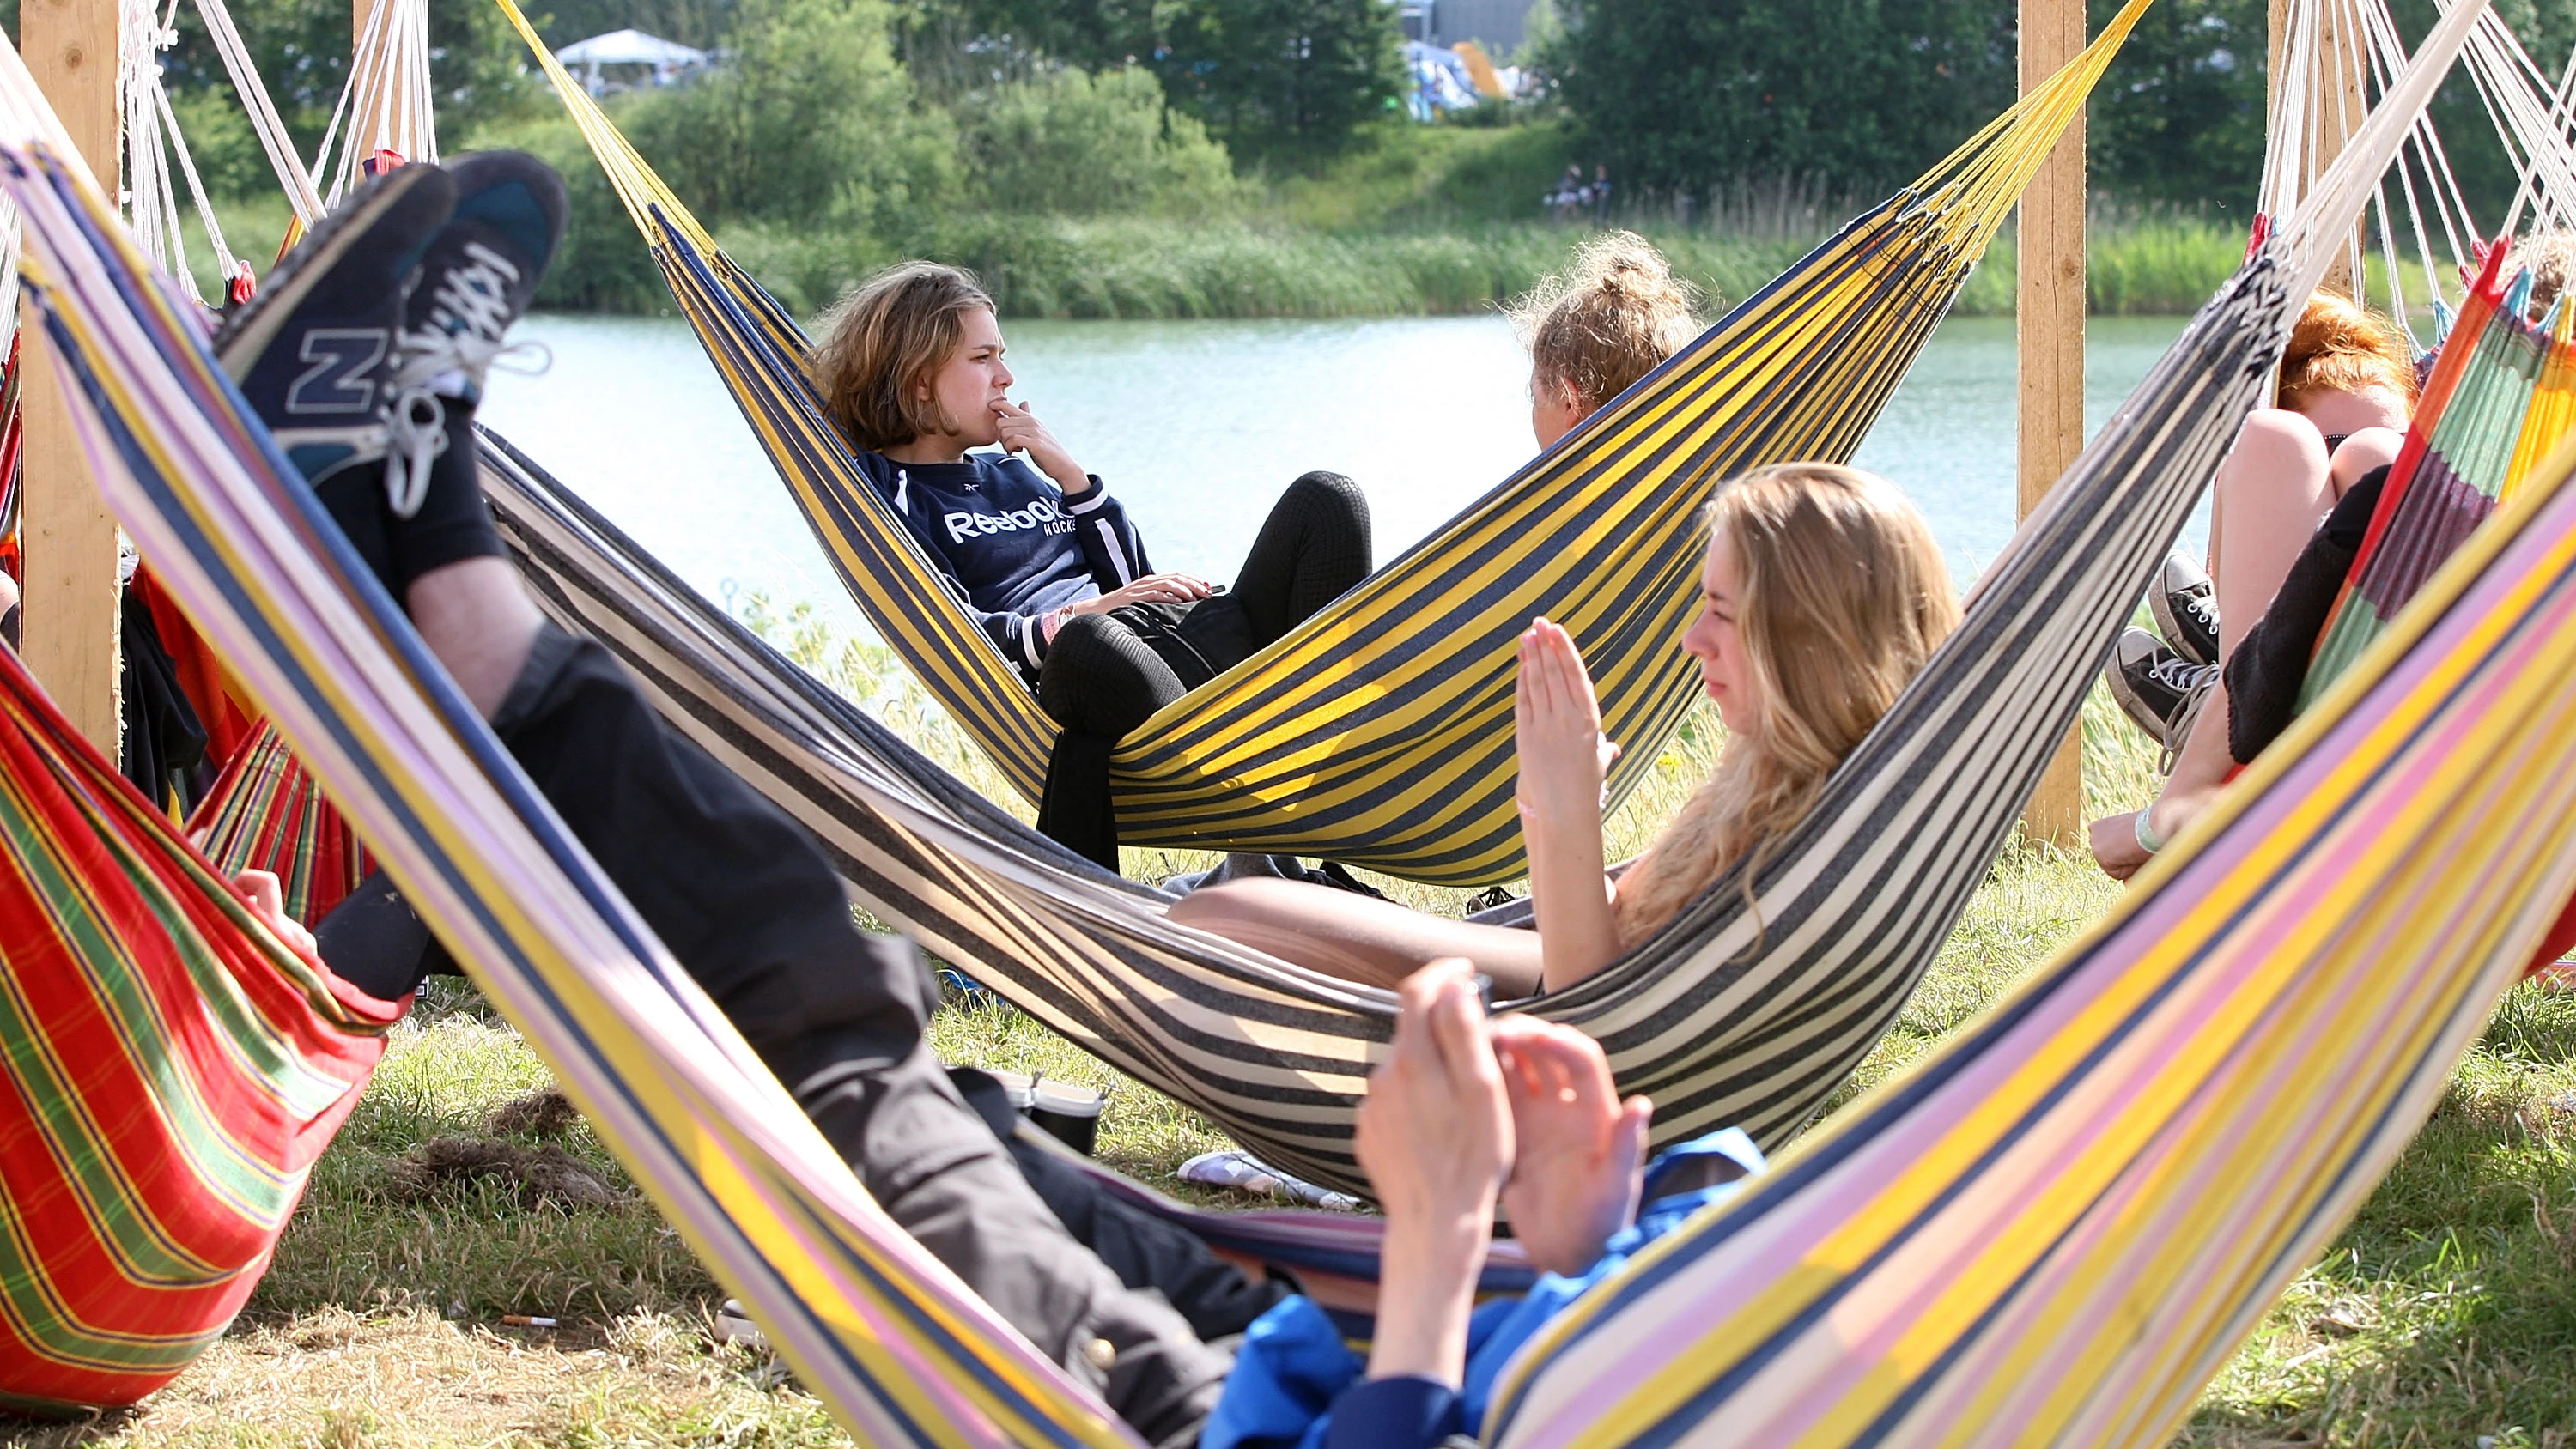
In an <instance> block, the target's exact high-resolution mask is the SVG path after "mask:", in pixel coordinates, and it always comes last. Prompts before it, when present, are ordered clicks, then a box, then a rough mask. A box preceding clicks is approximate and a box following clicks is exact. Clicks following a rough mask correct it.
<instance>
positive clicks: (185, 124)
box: [170, 89, 280, 206]
mask: <svg viewBox="0 0 2576 1449" xmlns="http://www.w3.org/2000/svg"><path fill="white" fill-rule="evenodd" d="M170 111H171V113H172V114H173V115H175V116H177V117H178V118H179V134H180V135H182V136H184V137H186V138H187V141H188V158H189V159H190V160H191V161H194V162H195V163H196V165H197V179H198V180H199V181H202V182H204V183H205V187H206V194H207V195H208V196H211V197H214V198H216V199H218V200H222V201H235V200H239V199H240V198H243V197H247V196H273V195H276V194H278V192H279V191H280V187H279V185H278V180H277V172H276V171H275V170H274V169H273V168H271V167H270V166H269V164H268V153H267V152H266V151H263V150H261V149H260V145H259V134H258V133H257V132H255V131H253V130H252V129H251V128H250V117H248V116H246V115H243V114H242V108H241V103H240V102H239V101H236V100H235V99H233V94H232V92H231V91H229V90H223V91H218V90H213V89H191V90H183V91H175V92H172V93H171V96H170ZM178 164H179V158H178V157H176V156H173V157H171V158H170V165H171V169H172V170H173V171H176V170H177V169H178ZM171 180H172V181H173V182H174V183H175V184H177V185H178V186H180V187H181V188H183V192H182V194H181V196H180V198H179V202H180V204H181V205H182V206H184V205H186V204H187V200H188V198H187V196H186V195H185V193H184V188H185V187H186V186H187V184H188V183H187V180H186V178H184V177H180V176H173V177H172V178H171Z"/></svg>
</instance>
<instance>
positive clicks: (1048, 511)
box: [858, 449, 1154, 681]
mask: <svg viewBox="0 0 2576 1449" xmlns="http://www.w3.org/2000/svg"><path fill="white" fill-rule="evenodd" d="M858 459H859V466H860V467H861V468H862V469H864V470H865V471H866V473H867V477H868V482H869V483H871V484H873V485H874V486H875V488H876V490H877V493H878V494H879V496H881V497H883V498H884V499H885V500H886V501H887V502H888V503H890V504H892V505H893V506H894V510H895V512H897V513H899V514H901V515H903V521H904V525H905V526H906V527H907V528H910V529H911V530H912V536H913V538H914V539H915V540H916V541H918V542H919V543H920V544H921V546H922V547H923V548H924V549H926V550H928V551H929V554H930V556H931V558H932V559H934V560H936V561H937V562H938V563H939V565H940V569H941V572H942V573H944V574H945V575H946V576H947V579H948V584H949V587H950V588H951V589H952V590H954V591H955V593H956V595H957V597H958V599H959V600H960V602H962V603H964V604H965V605H966V607H967V609H968V611H969V612H971V613H973V614H974V615H975V622H976V623H977V625H979V626H980V627H981V628H982V629H983V631H984V634H985V636H986V637H987V638H989V639H991V640H992V641H993V646H994V647H995V648H997V649H999V650H1001V651H1002V657H1003V658H1005V659H1008V660H1010V661H1011V662H1012V663H1013V664H1016V665H1018V666H1019V668H1020V672H1021V673H1022V674H1023V675H1026V676H1027V677H1028V678H1029V679H1031V680H1032V681H1034V680H1035V679H1036V678H1037V673H1038V666H1039V665H1040V664H1042V663H1044V662H1045V661H1046V647H1047V639H1046V631H1045V630H1044V629H1043V628H1041V627H1040V626H1039V620H1040V619H1041V618H1042V617H1044V616H1045V615H1046V614H1048V613H1050V612H1052V611H1054V610H1056V609H1060V608H1062V607H1063V606H1065V605H1066V604H1070V603H1074V602H1076V601H1078V600H1081V599H1092V598H1098V597H1099V596H1100V595H1102V594H1105V593H1108V592H1110V591H1111V590H1113V589H1116V588H1119V587H1120V586H1122V585H1125V584H1128V583H1132V582H1134V581H1135V580H1137V579H1140V578H1143V577H1144V576H1145V575H1147V574H1149V573H1152V572H1153V571H1154V570H1153V567H1152V565H1150V564H1148V563H1146V562H1145V541H1144V540H1143V539H1142V538H1139V537H1138V536H1137V534H1136V529H1135V526H1134V525H1133V524H1131V523H1129V522H1128V521H1127V510H1126V509H1124V508H1122V507H1120V506H1119V504H1118V500H1117V499H1115V498H1112V497H1110V496H1109V491H1108V490H1107V489H1105V488H1103V487H1101V486H1100V480H1099V479H1098V478H1094V479H1092V480H1091V491H1090V492H1089V493H1088V494H1087V495H1085V496H1084V498H1083V499H1082V501H1081V502H1079V503H1076V504H1071V505H1068V504H1067V503H1066V502H1065V501H1064V494H1063V492H1062V490H1060V489H1058V488H1057V487H1056V486H1055V483H1054V481H1053V480H1051V479H1049V478H1048V477H1047V476H1046V475H1045V474H1043V473H1040V472H1039V471H1038V470H1037V469H1035V468H1032V467H1030V466H1029V465H1028V464H1027V463H1025V462H1023V461H1021V460H1020V459H1018V458H1014V457H1011V456H1010V455H1008V454H1004V453H969V454H967V455H966V457H965V459H964V460H963V461H961V462H956V463H898V462H896V461H895V460H893V459H892V458H889V457H886V456H885V455H884V454H882V453H871V452H868V451H866V450H864V449H861V450H859V451H858Z"/></svg>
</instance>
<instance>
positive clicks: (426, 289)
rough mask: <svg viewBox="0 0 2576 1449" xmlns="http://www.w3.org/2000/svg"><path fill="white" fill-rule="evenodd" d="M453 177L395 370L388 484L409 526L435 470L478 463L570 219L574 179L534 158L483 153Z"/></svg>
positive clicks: (455, 167)
mask: <svg viewBox="0 0 2576 1449" xmlns="http://www.w3.org/2000/svg"><path fill="white" fill-rule="evenodd" d="M447 174H448V175H449V177H450V178H452V179H453V180H454V182H455V185H456V206H455V209H454V210H453V211H452V212H451V213H450V214H449V216H448V218H447V224H446V225H445V226H443V227H441V228H440V229H439V232H438V236H437V238H436V239H435V240H434V241H432V242H431V244H430V247H429V250H428V253H427V254H426V255H425V256H424V257H423V258H422V259H421V279H420V285H419V286H418V287H417V288H415V289H414V290H413V291H412V294H411V298H410V303H409V306H408V307H407V308H406V310H405V314H404V317H403V328H402V340H401V343H400V348H399V351H398V353H397V355H396V357H395V360H394V371H393V384H392V386H393V393H394V400H393V417H394V430H395V439H396V444H397V446H396V448H395V455H394V458H393V460H392V462H391V464H390V465H389V467H388V469H387V476H386V480H385V483H386V494H387V496H388V498H389V499H390V500H391V503H392V507H393V511H394V516H395V517H396V518H398V519H407V518H410V517H412V516H413V515H414V514H416V513H418V512H419V511H420V509H421V506H422V502H423V499H424V496H425V495H426V494H427V492H428V491H429V489H430V486H431V485H430V476H429V474H430V471H431V470H430V467H429V464H430V460H431V459H432V458H434V457H436V456H437V455H439V454H440V453H443V452H445V451H447V450H448V449H449V448H450V447H451V446H454V447H457V448H461V449H464V450H466V451H468V452H470V451H471V448H472V443H473V437H472V434H471V433H469V432H468V431H466V428H465V426H464V424H465V421H466V417H467V416H468V415H470V414H471V413H472V411H473V409H474V407H475V405H476V404H478V403H480V402H481V401H482V400H483V380H484V378H485V376H487V375H488V374H489V373H490V372H491V369H492V362H493V360H494V359H495V358H497V357H499V356H500V355H501V354H502V352H503V351H504V350H505V343H504V341H503V339H504V337H505V336H506V335H507V334H508V332H509V330H510V326H511V324H512V323H514V322H516V321H518V320H519V318H520V317H521V316H522V315H523V314H524V313H526V311H527V310H528V303H529V301H530V300H531V299H533V298H534V297H535V296H536V294H537V282H538V279H539V278H541V277H543V276H544V275H545V271H546V264H547V263H548V262H550V261H552V260H554V254H555V249H556V248H557V247H559V246H560V245H562V243H563V231H564V218H565V215H566V213H567V211H568V210H569V199H568V198H567V196H566V194H565V192H564V183H563V178H562V177H561V176H558V175H556V174H555V171H554V168H553V167H551V166H548V165H547V164H546V163H544V162H543V161H540V160H538V159H537V158H536V157H534V156H530V155H528V154H526V153H525V152H521V151H480V152H476V153H475V154H473V155H470V156H463V157H459V158H458V159H457V160H455V161H452V162H450V163H448V166H447Z"/></svg>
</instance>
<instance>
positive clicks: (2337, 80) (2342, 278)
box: [2263, 0, 2370, 301]
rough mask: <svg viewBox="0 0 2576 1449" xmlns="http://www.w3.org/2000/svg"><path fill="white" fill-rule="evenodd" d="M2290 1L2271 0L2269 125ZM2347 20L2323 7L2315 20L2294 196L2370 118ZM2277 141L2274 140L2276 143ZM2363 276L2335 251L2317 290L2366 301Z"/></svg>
mask: <svg viewBox="0 0 2576 1449" xmlns="http://www.w3.org/2000/svg"><path fill="white" fill-rule="evenodd" d="M2293 3H2294V0H2271V6H2270V33H2269V36H2268V38H2267V41H2266V44H2265V55H2266V57H2267V68H2266V69H2265V71H2264V73H2263V94H2264V113H2265V115H2266V116H2267V117H2269V118H2270V119H2271V122H2272V123H2273V124H2276V125H2277V124H2278V123H2279V120H2280V115H2281V83H2282V81H2283V79H2284V77H2283V75H2282V71H2283V68H2284V66H2285V65H2286V57H2287V55H2288V51H2289V44H2288V42H2289V35H2290V7H2291V5H2292V4H2293ZM2349 21H2350V17H2349V16H2347V15H2345V14H2344V13H2342V10H2341V9H2340V8H2339V7H2335V6H2326V7H2323V8H2322V9H2321V10H2320V12H2319V15H2318V29H2317V38H2316V55H2317V60H2316V69H2315V71H2314V72H2313V73H2312V74H2310V75H2308V76H2307V77H2306V78H2305V79H2306V82H2307V85H2308V97H2307V109H2308V126H2307V131H2308V134H2307V135H2306V136H2304V137H2301V138H2300V141H2299V148H2298V155H2299V158H2300V160H2299V195H2301V196H2305V195H2307V193H2308V191H2309V189H2310V188H2312V187H2314V186H2315V185H2316V182H2317V178H2318V177H2320V176H2323V175H2325V173H2326V168H2327V167H2329V166H2332V165H2333V164H2334V163H2335V158H2336V157H2338V156H2341V155H2342V154H2343V148H2344V147H2345V145H2347V144H2348V143H2349V142H2350V141H2351V140H2352V137H2353V134H2354V133H2355V132H2357V131H2359V130H2360V129H2361V123H2362V121H2363V119H2364V118H2365V117H2366V116H2367V115H2368V114H2369V110H2370V98H2369V94H2368V91H2367V90H2366V88H2365V86H2364V80H2365V78H2366V77H2367V76H2368V74H2369V70H2370V61H2369V52H2368V50H2367V48H2366V47H2367V46H2368V44H2369V41H2368V38H2367V37H2365V36H2362V35H2357V34H2354V33H2353V30H2352V26H2351V24H2350V23H2349ZM2278 139H2279V138H2274V140H2275V142H2276V144H2277V142H2278ZM2354 235H2355V238H2356V239H2357V240H2358V241H2360V242H2361V244H2362V245H2363V246H2364V247H2367V246H2368V244H2369V241H2368V237H2367V235H2366V234H2365V232H2364V231H2363V230H2361V229H2358V228H2357V229H2356V231H2355V233H2354ZM2367 281H2368V278H2366V277H2358V276H2355V275H2354V274H2353V269H2352V258H2351V256H2350V255H2349V253H2347V252H2338V253H2337V254H2336V256H2335V257H2334V259H2333V261H2332V263H2331V264H2330V265H2329V266H2328V267H2327V269H2326V275H2325V280H2324V281H2322V282H2320V283H2319V284H2318V285H2319V286H2320V287H2322V288H2323V289H2325V290H2328V291H2334V292H2341V293H2343V294H2344V295H2345V296H2347V297H2351V298H2353V299H2354V300H2356V301H2361V300H2365V299H2364V298H2363V297H2362V288H2363V286H2364V285H2365V283H2366V282H2367Z"/></svg>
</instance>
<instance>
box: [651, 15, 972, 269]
mask: <svg viewBox="0 0 2576 1449" xmlns="http://www.w3.org/2000/svg"><path fill="white" fill-rule="evenodd" d="M886 25H887V10H886V6H885V4H884V3H883V0H742V4H741V6H740V8H739V9H738V10H737V11H736V12H735V24H734V28H733V32H732V39H731V48H732V50H733V56H732V58H731V59H730V60H728V61H727V62H726V63H725V64H724V65H723V66H722V67H720V68H719V69H717V70H716V71H715V72H714V73H713V74H711V75H708V76H706V77H704V78H703V79H701V80H699V81H698V82H697V83H696V84H694V85H688V86H682V87H680V88H678V89H675V90H669V91H659V92H649V93H645V94H642V95H639V96H638V97H637V98H636V99H635V101H634V102H633V103H632V104H631V105H629V106H628V107H626V108H624V109H623V111H622V113H621V115H620V121H621V124H622V128H623V129H624V130H625V132H626V134H627V136H628V137H629V138H630V139H631V140H632V141H633V142H634V144H635V149H636V150H637V151H639V152H641V153H642V154H643V155H644V157H645V159H646V160H648V161H650V162H651V163H652V164H653V166H654V168H655V169H656V170H658V171H660V172H661V174H662V178H663V179H664V180H665V181H668V182H669V183H670V184H671V189H672V190H673V191H675V192H677V193H678V194H679V195H680V197H681V198H682V199H683V200H685V201H687V202H688V203H689V205H690V207H691V209H692V210H694V211H696V212H697V214H698V215H699V217H700V218H701V219H703V220H706V221H709V222H713V221H718V220H724V219H730V218H735V217H762V218H793V219H795V220H797V221H800V222H803V223H805V224H807V225H813V224H816V223H822V222H831V223H836V224H844V225H864V224H866V223H868V222H870V221H873V220H875V219H877V218H879V217H882V216H887V215H890V214H895V213H900V212H901V211H903V210H905V209H907V208H910V207H917V206H925V205H935V204H938V203H939V202H941V201H943V200H945V199H946V198H947V197H949V196H950V195H953V194H954V193H955V191H956V190H957V185H956V175H957V156H956V138H955V134H954V131H953V129H952V128H951V127H950V125H949V123H948V118H947V116H946V114H945V113H944V112H940V111H936V110H927V109H922V108H918V107H916V106H914V105H913V96H912V83H911V80H910V78H909V77H907V76H906V75H905V73H904V71H903V68H902V67H901V66H900V65H898V64H897V63H896V61H895V58H894V52H893V50H892V48H891V46H890V45H889V43H888V41H887V38H886V36H887V31H886Z"/></svg>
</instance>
